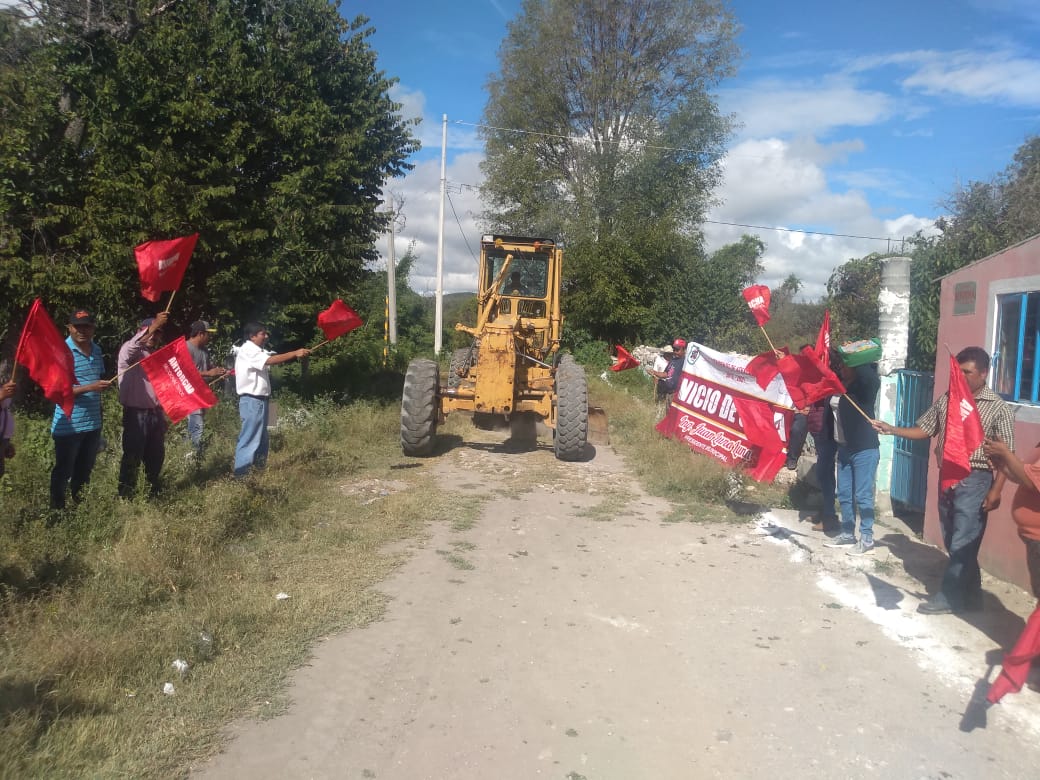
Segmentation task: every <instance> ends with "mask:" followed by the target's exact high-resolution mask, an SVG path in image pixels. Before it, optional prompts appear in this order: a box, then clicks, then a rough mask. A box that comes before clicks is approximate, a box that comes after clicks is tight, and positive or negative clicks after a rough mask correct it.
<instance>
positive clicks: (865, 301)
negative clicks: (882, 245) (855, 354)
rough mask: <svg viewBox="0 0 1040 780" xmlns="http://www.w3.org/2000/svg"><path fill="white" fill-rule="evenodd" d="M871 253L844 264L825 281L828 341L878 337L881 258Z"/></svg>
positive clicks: (836, 342) (835, 341) (835, 342)
mask: <svg viewBox="0 0 1040 780" xmlns="http://www.w3.org/2000/svg"><path fill="white" fill-rule="evenodd" d="M882 257H884V255H880V254H870V255H867V256H866V257H862V258H852V259H850V260H847V261H845V262H844V263H842V264H841V265H839V266H838V267H837V268H835V269H834V271H833V272H832V273H831V276H830V278H829V279H828V280H827V304H828V306H829V307H830V310H831V341H832V343H834V344H839V343H841V342H844V341H858V340H859V339H869V338H874V337H876V336H877V335H878V333H879V329H880V327H881V326H880V321H879V318H878V293H879V292H880V291H881V259H882Z"/></svg>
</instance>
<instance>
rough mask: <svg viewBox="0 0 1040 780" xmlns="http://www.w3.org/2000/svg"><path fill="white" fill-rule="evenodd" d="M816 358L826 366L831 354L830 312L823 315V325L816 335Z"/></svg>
mask: <svg viewBox="0 0 1040 780" xmlns="http://www.w3.org/2000/svg"><path fill="white" fill-rule="evenodd" d="M815 352H816V357H817V359H818V360H819V361H820V362H821V363H823V364H824V365H827V364H828V361H829V360H830V352H831V310H830V309H827V310H826V311H825V312H824V313H823V324H822V325H820V332H819V333H818V334H816V350H815Z"/></svg>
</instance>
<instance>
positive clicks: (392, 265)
mask: <svg viewBox="0 0 1040 780" xmlns="http://www.w3.org/2000/svg"><path fill="white" fill-rule="evenodd" d="M396 224H397V212H396V211H394V210H391V211H390V251H389V253H388V254H387V256H386V315H387V320H388V321H389V323H390V324H389V326H388V327H389V330H388V338H389V340H390V343H391V344H397V253H396V251H395V249H394V235H395V227H396Z"/></svg>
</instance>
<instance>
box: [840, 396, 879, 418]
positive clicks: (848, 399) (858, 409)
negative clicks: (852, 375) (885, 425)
mask: <svg viewBox="0 0 1040 780" xmlns="http://www.w3.org/2000/svg"><path fill="white" fill-rule="evenodd" d="M842 396H843V397H844V398H845V400H846V401H848V402H849V403H850V404H852V406H853V407H854V408H855V409H856V411H857V412H859V413H860V414H862V415H863V417H864V419H866V421H867V422H869V423H872V422H874V418H873V417H871V416H870V415H868V414H867V413H866V412H864V411H863V410H862V409H860V408H859V404H857V403H856V402H855V401H853V400H852V399H851V398H849V394H848V393H842Z"/></svg>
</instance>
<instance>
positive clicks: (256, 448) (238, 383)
mask: <svg viewBox="0 0 1040 780" xmlns="http://www.w3.org/2000/svg"><path fill="white" fill-rule="evenodd" d="M243 335H245V337H246V340H245V342H244V343H243V344H242V346H241V347H239V348H238V353H237V354H236V356H235V389H236V390H237V391H238V416H239V417H240V418H241V419H242V430H241V431H240V432H239V434H238V443H237V444H236V445H235V477H236V478H241V477H244V476H246V475H247V474H248V473H249V472H250V471H251V470H252V469H253V468H254V467H256V468H263V467H264V465H265V464H266V463H267V451H268V439H267V413H268V404H269V402H270V400H271V369H270V366H276V365H278V364H279V363H288V362H289V361H290V360H293V359H294V358H304V357H307V355H309V354H311V351H310V350H309V349H295V350H293V351H292V352H283V353H282V354H280V355H276V354H274V353H273V352H268V351H267V350H266V349H264V344H266V343H267V337H268V335H269V334H268V332H267V328H266V327H264V326H263V325H262V324H260V323H259V322H247V323H246V326H245V328H243Z"/></svg>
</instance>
